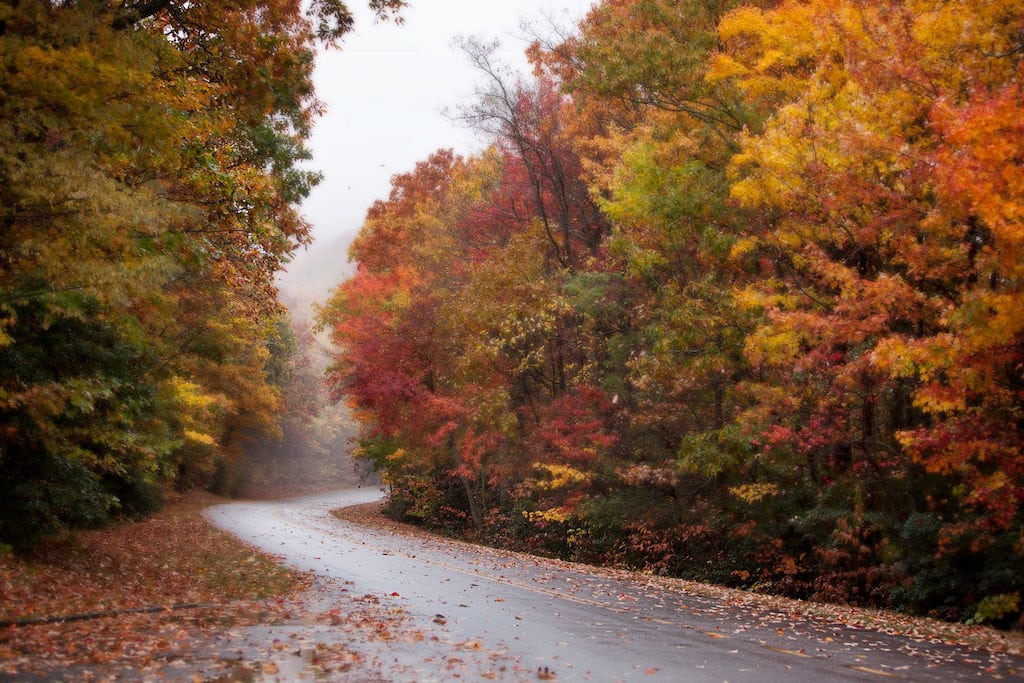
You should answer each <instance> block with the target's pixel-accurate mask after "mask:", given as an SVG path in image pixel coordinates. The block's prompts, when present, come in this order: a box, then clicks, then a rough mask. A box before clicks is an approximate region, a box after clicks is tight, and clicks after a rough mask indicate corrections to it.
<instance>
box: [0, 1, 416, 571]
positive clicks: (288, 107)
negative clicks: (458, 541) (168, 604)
mask: <svg viewBox="0 0 1024 683" xmlns="http://www.w3.org/2000/svg"><path fill="white" fill-rule="evenodd" d="M369 4H370V6H371V8H373V9H374V10H375V11H376V12H377V13H378V15H379V16H381V17H382V18H389V17H394V13H395V12H396V11H398V10H399V9H400V8H401V5H402V4H403V3H402V2H401V1H400V0H370V2H369ZM304 8H305V9H304ZM351 26H352V16H351V14H350V13H349V10H348V8H347V7H346V6H345V5H344V4H343V3H341V2H340V1H339V0H314V2H312V3H300V2H298V1H297V0H232V1H231V2H222V1H220V0H212V1H210V2H199V3H195V2H188V1H185V0H140V1H139V2H137V3H136V2H119V1H111V0H2V1H0V63H2V67H0V93H2V97H0V554H3V553H5V552H10V551H11V550H12V549H15V550H17V549H21V548H26V547H30V546H32V545H33V544H34V543H36V542H37V541H38V540H39V539H41V538H44V537H47V536H50V535H53V534H56V533H60V532H61V531H63V530H66V529H69V528H75V527H88V526H96V525H100V524H103V523H105V522H107V521H109V520H110V519H112V518H115V517H116V518H123V517H134V516H137V515H142V514H145V513H147V512H150V511H152V510H154V509H156V508H157V507H159V505H160V504H161V501H162V499H163V497H164V494H165V493H166V492H168V491H172V490H174V489H175V488H177V489H185V488H189V487H195V486H215V487H217V488H219V489H223V490H225V491H226V492H232V490H233V489H235V488H237V487H238V486H239V485H240V482H239V481H237V480H238V478H239V476H240V471H239V467H238V465H239V463H241V462H243V461H244V460H245V459H246V458H250V459H252V458H253V457H255V456H253V455H252V453H253V451H257V452H258V454H263V455H265V454H266V452H267V450H268V449H271V446H272V445H273V443H274V441H275V439H279V438H280V436H281V434H282V432H288V431H289V428H290V427H294V426H295V425H299V424H305V423H308V422H309V421H311V420H315V419H316V418H317V415H318V412H317V411H318V409H317V406H316V405H315V402H314V401H311V400H310V396H311V395H314V394H315V393H316V392H315V391H314V392H310V391H309V389H308V387H305V388H303V387H301V383H303V382H307V383H310V384H313V385H314V386H315V385H316V384H317V383H318V382H319V379H318V378H316V377H313V378H310V377H309V364H308V363H307V362H306V359H304V357H303V355H302V354H301V353H299V351H300V350H301V349H302V348H303V343H302V342H303V340H304V339H305V338H306V337H307V336H308V333H304V332H303V331H302V330H298V331H295V330H293V325H291V324H290V323H289V322H288V320H287V318H286V317H285V311H284V309H283V307H282V306H281V305H280V303H279V302H278V300H277V292H276V289H275V286H274V275H275V273H276V272H277V271H278V270H279V269H280V268H281V267H282V265H283V264H284V263H286V262H287V260H288V259H289V258H290V255H291V254H292V252H294V250H295V249H296V247H298V246H299V245H302V244H305V243H307V242H308V241H309V230H310V226H309V225H308V224H307V222H306V221H305V220H304V219H303V218H302V216H301V215H300V214H299V213H298V211H297V208H296V206H297V203H298V202H299V201H300V200H301V199H302V198H303V197H304V196H306V195H307V194H308V192H309V190H310V189H311V187H312V186H313V185H315V184H316V183H317V182H318V180H319V176H318V175H317V174H316V173H314V172H311V171H308V170H305V167H303V166H302V162H303V161H304V160H305V159H307V158H308V157H309V152H308V150H307V149H306V146H305V142H306V140H307V138H308V136H309V134H310V129H311V126H312V124H313V121H314V120H315V119H316V117H317V115H318V114H319V113H320V103H319V102H318V100H317V99H316V96H315V93H314V91H313V84H312V69H313V62H314V55H315V50H316V49H317V48H318V47H321V46H330V45H334V44H336V43H337V41H338V40H339V39H340V38H341V37H342V36H343V35H344V34H345V32H346V31H348V30H349V29H350V28H351ZM292 431H293V432H294V431H295V430H294V429H293V430H292ZM303 434H305V435H306V436H309V434H310V432H309V430H308V429H307V430H305V431H304V432H303ZM333 436H334V435H330V434H328V435H320V437H318V439H319V443H320V444H321V445H322V444H329V443H330V442H331V440H332V438H333ZM314 441H316V439H314ZM271 450H273V449H271ZM256 459H257V460H259V457H256ZM270 465H271V464H270V463H267V462H266V458H263V462H257V463H256V464H255V465H254V466H251V467H248V468H246V469H245V470H244V472H248V473H250V474H251V473H253V472H255V473H256V474H258V475H260V476H262V474H261V473H265V472H266V471H268V470H269V469H273V467H271V466H270Z"/></svg>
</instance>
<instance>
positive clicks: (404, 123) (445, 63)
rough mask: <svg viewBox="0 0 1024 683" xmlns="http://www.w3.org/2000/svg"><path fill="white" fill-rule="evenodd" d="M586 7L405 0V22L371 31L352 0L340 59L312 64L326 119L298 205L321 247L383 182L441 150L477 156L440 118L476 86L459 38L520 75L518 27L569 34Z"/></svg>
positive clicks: (582, 1)
mask: <svg viewBox="0 0 1024 683" xmlns="http://www.w3.org/2000/svg"><path fill="white" fill-rule="evenodd" d="M592 3H593V0H512V1H509V2H495V1H493V0H411V6H410V7H407V8H406V9H405V10H404V11H403V16H404V18H405V23H404V24H403V25H400V26H396V25H394V24H392V23H375V22H374V20H373V18H372V17H370V16H369V11H368V10H367V8H366V5H367V3H366V1H365V0H350V2H349V7H350V8H351V9H352V10H353V11H354V12H355V14H356V17H357V24H356V28H355V31H354V32H353V33H352V34H350V35H349V36H348V37H347V38H346V40H345V42H344V44H343V46H342V48H341V49H340V50H337V49H335V50H330V51H327V52H325V53H323V54H321V55H320V56H319V59H318V63H317V70H316V76H315V79H316V86H317V91H318V93H319V96H320V99H321V100H323V101H324V102H325V103H326V105H327V114H326V115H325V116H324V117H322V118H321V119H320V120H319V122H318V123H317V126H316V129H315V131H314V135H313V138H312V140H311V141H310V147H311V149H312V151H313V154H314V160H313V167H314V168H317V169H319V170H321V171H322V172H323V173H324V174H325V176H326V177H325V179H324V181H323V182H322V183H321V184H320V186H319V187H317V188H316V189H315V190H314V192H313V194H312V195H311V196H310V197H309V199H308V200H307V201H306V202H305V203H304V204H303V213H304V214H305V215H306V216H307V218H308V219H309V220H310V222H311V223H312V224H313V227H314V233H313V234H314V236H315V237H316V239H317V242H318V243H319V244H321V245H323V244H325V243H329V242H333V241H335V239H336V238H337V237H338V236H341V235H354V234H355V232H356V231H358V229H359V226H360V225H361V224H362V221H363V218H364V216H365V214H366V209H367V208H369V206H370V204H371V203H372V202H373V201H374V200H375V199H379V198H383V197H386V196H387V193H388V191H389V188H390V182H389V181H390V178H391V176H392V175H394V174H395V173H401V172H404V171H407V170H409V169H411V168H412V166H413V165H414V164H415V163H416V162H417V161H419V160H421V159H425V158H426V157H427V155H428V154H430V153H431V152H433V151H434V150H436V149H439V148H442V147H454V148H455V150H456V151H457V152H461V153H464V154H465V153H469V152H473V151H476V150H477V149H478V148H479V147H480V143H479V141H478V140H476V138H475V137H474V136H473V134H472V133H471V132H470V131H467V130H464V129H462V128H460V127H459V126H458V125H456V124H454V123H452V122H451V121H450V120H448V119H447V118H446V117H445V116H444V115H443V114H442V110H443V109H445V108H455V107H457V106H458V104H459V103H460V102H464V101H466V99H467V98H468V97H469V96H470V95H471V94H472V92H473V90H474V87H475V85H477V84H478V83H480V82H481V77H480V76H479V75H478V74H477V73H476V72H475V71H474V70H473V69H472V68H471V67H470V66H469V64H468V61H467V59H466V57H465V56H464V55H463V54H462V53H461V52H460V51H459V50H458V49H457V47H456V46H455V45H454V42H455V40H456V37H457V36H473V37H478V38H482V39H486V40H492V39H498V40H500V41H501V43H502V49H503V51H502V59H503V60H504V61H506V62H508V63H509V64H511V65H512V66H514V67H516V68H517V70H520V71H523V72H524V73H526V72H527V71H528V66H527V63H526V59H525V57H523V55H522V52H523V50H524V49H525V48H526V43H525V42H524V40H523V39H522V36H523V32H522V31H521V29H520V24H521V21H522V20H532V21H534V23H536V24H538V25H544V24H545V23H549V22H547V21H546V20H545V19H544V17H545V16H547V17H551V18H553V19H554V20H555V21H556V23H557V24H559V25H562V26H567V27H572V26H573V25H575V23H576V22H577V21H578V19H580V18H581V17H582V16H583V15H584V14H585V13H586V11H587V10H588V9H589V8H590V6H591V4H592Z"/></svg>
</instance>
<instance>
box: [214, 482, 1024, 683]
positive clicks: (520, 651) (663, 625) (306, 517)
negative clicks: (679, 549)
mask: <svg viewBox="0 0 1024 683" xmlns="http://www.w3.org/2000/svg"><path fill="white" fill-rule="evenodd" d="M381 496H382V494H381V493H380V492H379V491H378V490H376V489H374V488H369V489H368V488H362V489H352V490H346V491H340V492H336V493H332V494H328V495H321V496H314V497H305V498H297V499H292V500H285V501H274V502H242V503H234V504H229V505H221V506H217V507H214V508H211V509H210V510H208V511H207V516H208V518H209V519H210V520H211V521H212V522H213V523H215V524H216V525H217V526H219V527H221V528H223V529H224V530H226V531H228V532H230V533H232V534H234V535H235V536H237V537H239V538H241V539H242V540H244V541H246V542H248V543H250V544H252V545H254V546H257V547H259V548H261V549H263V550H265V551H267V552H270V553H271V554H273V555H276V556H278V557H280V558H281V561H282V562H284V563H285V564H287V565H289V566H292V567H295V568H299V569H303V570H309V571H312V572H314V573H316V574H318V575H320V576H322V577H325V578H331V579H333V580H335V581H340V582H344V585H345V586H347V588H346V589H345V590H348V591H350V592H351V594H353V595H373V596H382V597H381V598H380V599H381V600H383V603H382V604H381V606H380V607H381V609H382V610H390V611H392V612H395V613H398V612H401V613H402V614H403V615H404V618H405V619H406V621H407V622H408V623H411V624H412V625H413V626H414V627H416V628H419V629H421V630H422V633H425V634H432V633H433V634H440V637H439V636H438V635H433V636H430V637H425V638H419V639H417V640H418V644H417V643H411V644H410V643H404V644H402V645H401V648H402V651H403V654H402V657H404V661H403V668H402V669H401V671H402V672H404V673H403V675H404V676H408V677H411V678H412V679H416V680H452V679H454V678H456V677H458V678H461V679H462V680H467V679H468V680H474V679H476V678H485V679H496V680H557V681H687V682H689V681H693V682H700V681H715V682H719V683H720V682H722V681H728V682H729V683H742V682H744V681H753V682H756V683H772V682H776V681H777V682H780V683H803V682H807V683H819V682H821V681H882V680H901V679H902V680H907V681H968V680H1000V679H1002V680H1024V660H1022V659H1020V658H1016V657H1013V656H1010V655H1006V654H1001V653H990V652H983V651H977V650H972V649H969V648H965V647H958V646H948V645H944V644H941V643H934V642H927V641H923V640H916V639H912V638H908V637H901V636H892V635H886V634H883V633H879V632H875V631H871V630H867V629H863V628H856V627H853V626H849V625H845V624H842V623H837V622H834V621H832V620H830V619H828V618H824V617H813V616H800V615H798V614H796V613H795V610H787V609H786V608H785V607H780V606H779V605H780V604H782V605H784V604H785V603H780V602H778V601H775V602H773V601H758V600H746V599H744V598H742V597H741V594H734V593H729V592H727V591H721V592H720V593H721V595H718V596H716V591H714V590H708V591H699V590H687V589H686V588H685V585H683V584H678V585H676V586H673V585H671V584H670V583H668V582H665V581H658V580H657V579H654V578H651V577H645V576H644V575H641V574H635V573H626V572H616V571H609V570H603V569H593V568H590V567H586V566H581V565H572V564H568V563H562V562H555V561H550V560H544V559H539V558H535V557H531V556H527V555H519V554H515V553H508V552H503V551H497V550H493V549H489V548H481V547H477V546H472V545H469V544H465V543H458V542H453V541H449V540H447V539H444V538H437V537H427V536H424V535H420V534H415V535H408V534H401V533H395V532H391V531H387V530H383V529H379V528H370V527H364V526H359V525H356V524H353V523H350V522H346V521H342V520H340V519H338V518H336V517H335V516H333V515H332V514H331V511H332V510H334V509H337V508H341V507H345V506H350V505H356V504H360V503H366V502H372V501H374V500H376V499H379V498H380V497H381ZM730 595H731V596H732V597H730ZM738 596H739V597H738ZM773 605H774V606H773ZM356 635H358V634H356ZM446 644H457V645H458V646H459V647H457V648H453V649H455V650H458V652H457V653H456V654H457V655H458V656H454V655H453V656H452V657H451V658H445V657H444V656H438V655H437V649H438V648H439V647H445V646H446ZM374 646H375V647H377V648H383V649H384V650H385V652H383V653H378V656H379V657H386V656H387V655H388V653H387V652H386V650H387V648H388V647H390V645H389V644H388V643H386V642H379V641H378V642H377V643H376V645H374ZM396 647H397V645H396ZM469 649H471V650H474V651H476V652H478V653H491V655H490V664H489V666H488V667H484V668H478V669H474V670H458V669H453V668H452V661H463V659H465V656H466V654H467V652H466V651H467V650H469ZM417 658H421V659H422V661H421V662H419V663H417V662H416V661H415V660H416V659H417ZM397 660H398V657H397V655H396V661H397ZM499 664H500V665H499ZM395 678H396V679H398V678H402V676H398V675H396V676H395Z"/></svg>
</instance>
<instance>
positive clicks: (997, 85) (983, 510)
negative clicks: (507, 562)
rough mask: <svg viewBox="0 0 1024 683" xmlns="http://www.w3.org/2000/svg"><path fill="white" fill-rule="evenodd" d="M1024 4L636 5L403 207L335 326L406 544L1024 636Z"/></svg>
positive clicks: (487, 96)
mask: <svg viewBox="0 0 1024 683" xmlns="http://www.w3.org/2000/svg"><path fill="white" fill-rule="evenodd" d="M1022 29H1024V10H1022V9H1021V7H1020V4H1019V3H1014V2H986V3H973V2H932V1H930V0H885V1H884V2H866V1H864V0H803V1H796V0H782V1H778V2H775V1H766V2H755V3H750V2H744V3H741V2H732V1H726V2H697V1H696V0H685V1H683V2H664V1H662V0H604V1H603V2H600V3H597V4H596V5H595V7H594V8H593V9H592V10H591V12H590V13H589V14H588V15H587V16H586V17H585V18H584V19H583V20H582V21H581V22H580V24H579V26H578V27H577V29H576V31H575V32H573V33H571V34H569V35H566V36H563V37H561V38H560V39H558V40H556V41H553V42H552V43H551V44H545V45H542V44H540V43H538V44H536V45H534V46H533V47H532V48H531V49H530V50H529V54H530V57H531V59H532V60H533V63H534V67H535V69H534V76H533V77H532V78H520V79H514V78H509V77H507V76H506V75H504V74H503V72H502V71H501V69H499V68H496V66H495V65H494V64H493V63H492V61H491V56H492V55H491V53H490V52H489V51H488V49H487V46H486V45H481V44H477V43H468V44H467V52H468V54H469V56H470V58H471V60H472V61H473V63H474V64H475V65H476V66H478V67H479V68H480V70H481V78H482V79H483V81H484V83H485V85H484V87H482V88H481V90H480V93H479V99H478V101H477V102H476V103H475V104H473V105H470V106H469V107H467V108H466V109H465V110H464V112H463V118H464V119H465V120H466V121H468V122H470V123H472V124H474V125H476V126H478V127H479V128H480V129H481V130H482V131H484V132H485V133H486V134H487V135H489V136H490V140H491V142H492V144H491V146H490V148H488V149H487V150H486V151H484V152H483V153H481V154H478V155H475V156H472V157H469V158H459V157H455V156H453V155H452V154H451V153H450V152H439V153H437V154H435V155H434V156H432V157H431V158H430V159H429V160H428V161H425V162H423V163H421V164H420V165H418V166H417V167H416V168H415V169H414V170H412V171H411V172H410V173H408V174H403V175H400V176H396V178H395V180H394V185H393V188H394V189H393V191H392V195H391V197H390V198H389V199H388V200H386V201H382V202H380V203H378V204H377V205H376V206H375V207H374V208H373V209H372V210H371V212H370V214H369V216H368V218H367V221H366V224H365V226H364V228H363V231H362V233H361V234H360V237H359V238H358V240H357V241H356V243H355V245H354V247H353V249H352V257H353V259H354V260H356V261H357V262H358V264H359V271H358V273H357V275H356V276H355V277H354V278H353V279H352V280H350V281H348V282H345V283H343V284H342V285H340V286H339V288H338V289H337V290H336V292H335V294H334V296H333V298H332V299H331V300H330V301H328V302H327V304H326V305H325V306H324V308H323V309H322V311H321V321H322V323H323V324H324V325H325V326H327V327H329V328H330V329H331V331H332V333H333V334H334V336H335V339H336V341H337V342H338V343H339V344H340V345H341V347H342V348H343V349H344V353H343V355H342V357H341V359H340V360H339V362H338V363H337V364H336V366H335V367H334V368H333V370H332V371H331V375H330V377H331V381H332V382H333V385H334V387H335V391H336V393H337V394H338V395H342V394H345V395H347V396H349V400H350V401H351V402H352V404H353V406H354V407H355V408H356V409H357V410H358V411H360V412H361V414H362V416H363V418H364V420H365V422H364V430H363V439H362V445H361V454H362V455H363V456H364V457H366V458H368V459H370V460H371V461H372V462H373V463H375V465H376V466H377V467H378V468H379V469H380V470H381V471H382V472H383V473H384V476H385V477H386V479H387V480H388V481H389V482H391V484H392V494H391V506H392V509H393V511H394V512H395V513H396V514H399V515H403V516H405V517H407V518H409V519H415V520H419V521H421V522H423V523H425V524H428V525H431V526H434V527H438V528H445V529H448V530H451V531H458V532H462V533H467V534H469V535H472V536H475V537H477V538H482V539H485V540H487V541H489V542H495V543H503V544H507V545H513V546H518V547H524V548H529V549H532V550H534V551H539V552H545V553H552V554H559V555H562V556H565V557H570V558H575V559H586V560H593V561H599V562H612V563H621V564H631V565H636V566H642V567H646V568H649V569H652V570H657V571H665V572H671V573H674V574H678V575H683V576H692V577H700V578H704V579H713V580H717V581H720V582H724V583H728V584H731V585H742V586H752V587H757V588H761V589H767V590H772V591H775V592H778V593H783V594H787V595H794V596H804V597H813V598H818V599H828V600H837V601H842V602H849V603H860V604H872V605H881V606H895V607H899V608H902V609H906V610H909V611H915V612H920V613H928V614H934V615H938V616H942V617H945V618H952V619H965V620H966V619H973V620H974V621H977V622H981V621H994V622H997V623H1003V624H1009V623H1013V622H1014V621H1015V620H1019V619H1020V614H1021V605H1020V592H1021V590H1022V586H1024V573H1022V570H1021V568H1022V567H1024V562H1022V553H1024V547H1022V545H1021V543H1020V538H1021V533H1022V530H1024V513H1022V506H1021V504H1022V502H1024V454H1022V446H1024V441H1022V425H1024V421H1022V412H1021V411H1022V405H1024V404H1022V398H1024V373H1022V367H1024V358H1022V355H1021V354H1022V349H1024V346H1022V331H1024V330H1022V326H1024V309H1022V307H1021V300H1022V299H1021V280H1022V278H1021V273H1020V272H1019V271H1020V269H1021V267H1022V265H1021V264H1022V263H1024V260H1022V254H1021V244H1022V239H1021V236H1022V235H1024V223H1022V216H1024V213H1022V212H1021V211H1020V206H1021V201H1022V200H1021V196H1022V195H1021V193H1022V190H1024V183H1022V182H1021V178H1022V176H1021V164H1020V149H1021V145H1022V143H1024V139H1022V123H1021V122H1022V121H1024V116H1022V106H1024V98H1022V91H1021V76H1022V71H1021V69H1022V63H1024V61H1022V59H1024V44H1022V43H1021V35H1024V33H1022Z"/></svg>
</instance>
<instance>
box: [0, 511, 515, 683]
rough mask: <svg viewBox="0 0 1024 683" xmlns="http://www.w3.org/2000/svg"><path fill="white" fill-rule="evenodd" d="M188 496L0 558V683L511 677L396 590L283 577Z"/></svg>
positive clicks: (510, 668)
mask: <svg viewBox="0 0 1024 683" xmlns="http://www.w3.org/2000/svg"><path fill="white" fill-rule="evenodd" d="M220 502H224V501H222V500H221V499H218V498H216V497H215V496H212V495H210V494H206V493H198V492H195V493H189V494H187V495H185V496H183V497H181V498H180V499H179V500H177V501H175V502H173V503H172V504H171V505H168V506H167V507H166V508H165V509H164V510H163V511H162V512H160V513H158V514H156V515H154V516H153V517H150V518H148V519H146V520H145V521H141V522H135V523H128V524H122V525H118V526H115V527H111V528H108V529H102V530H96V531H84V532H76V533H75V534H73V535H71V536H69V537H67V538H64V539H62V540H60V541H57V542H53V543H51V544H49V545H46V546H44V547H41V548H39V549H38V550H37V551H36V552H34V553H33V554H32V555H31V556H28V557H15V556H10V555H7V556H2V557H0V681H8V680H10V681H19V682H20V681H108V680H143V681H148V680H174V681H192V682H194V683H198V682H201V681H209V682H211V683H213V682H227V681H247V682H249V681H290V680H295V679H297V678H312V679H317V680H319V679H327V680H338V679H341V680H351V679H352V677H353V676H355V677H356V680H360V681H396V680H407V681H416V680H421V679H422V678H423V677H424V675H425V672H429V674H430V675H431V676H436V675H444V676H446V677H449V678H460V677H461V678H466V679H469V680H482V679H493V678H498V677H502V676H503V675H504V673H505V672H508V673H510V674H512V672H517V673H516V674H515V675H517V676H518V675H519V674H521V671H520V670H519V669H518V666H517V664H516V662H514V661H513V660H511V659H510V658H508V657H507V656H505V655H504V654H503V653H501V652H492V651H488V650H486V649H484V648H482V647H481V646H480V644H479V643H478V642H475V641H474V642H469V641H460V640H458V639H454V638H453V637H452V635H451V634H449V633H448V632H447V628H446V627H445V624H444V620H437V621H435V622H433V623H431V624H429V625H428V626H427V627H426V629H425V628H424V627H422V626H421V625H418V624H416V623H414V621H413V619H412V618H411V616H410V615H409V614H408V613H407V612H406V610H405V609H404V608H403V606H402V600H401V597H400V596H399V594H398V593H390V594H382V595H373V594H369V593H360V592H358V591H354V590H352V584H351V583H350V582H347V581H343V580H338V579H330V578H325V577H316V576H313V575H311V574H306V573H302V572H295V571H290V570H287V569H283V568H282V567H281V566H280V565H279V564H278V563H277V562H276V561H275V558H273V557H271V556H268V555H265V554H262V553H260V552H258V551H255V550H254V549H253V548H251V547H250V546H247V545H245V544H243V543H241V542H239V541H237V540H236V539H234V538H233V537H232V536H230V535H228V534H226V533H223V532H221V531H219V530H217V529H215V528H214V527H213V526H212V525H211V524H210V523H208V522H207V521H206V519H205V518H204V517H203V516H202V510H203V509H204V508H206V507H208V506H209V505H212V504H216V503H220Z"/></svg>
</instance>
